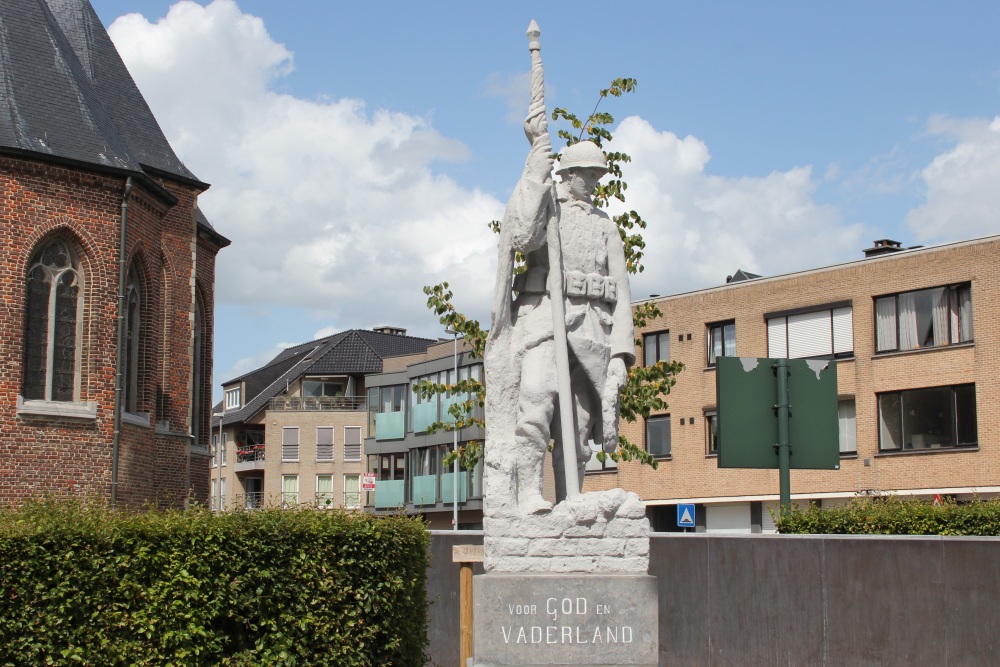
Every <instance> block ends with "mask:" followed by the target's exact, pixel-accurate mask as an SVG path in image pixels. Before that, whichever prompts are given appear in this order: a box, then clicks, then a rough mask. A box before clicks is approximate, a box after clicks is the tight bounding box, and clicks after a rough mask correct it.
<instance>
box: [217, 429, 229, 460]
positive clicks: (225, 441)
mask: <svg viewBox="0 0 1000 667" xmlns="http://www.w3.org/2000/svg"><path fill="white" fill-rule="evenodd" d="M227 449H229V433H228V432H226V431H223V432H222V446H221V447H220V448H219V465H220V466H225V465H226V450H227Z"/></svg>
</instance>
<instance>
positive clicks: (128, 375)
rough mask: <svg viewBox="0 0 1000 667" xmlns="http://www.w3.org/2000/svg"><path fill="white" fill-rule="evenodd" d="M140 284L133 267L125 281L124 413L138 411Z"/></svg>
mask: <svg viewBox="0 0 1000 667" xmlns="http://www.w3.org/2000/svg"><path fill="white" fill-rule="evenodd" d="M141 286H142V283H141V282H140V281H139V272H138V271H137V270H136V267H135V265H133V266H132V268H131V269H129V272H128V278H127V279H126V280H125V350H124V353H125V354H124V357H125V358H124V361H125V373H124V380H125V387H124V389H125V391H124V397H125V402H124V407H125V411H126V412H132V413H135V412H138V411H139V344H140V342H141V340H142V338H141V324H142V321H141V320H142V318H141V312H142V296H141V294H142V290H141Z"/></svg>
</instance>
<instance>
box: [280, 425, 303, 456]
mask: <svg viewBox="0 0 1000 667" xmlns="http://www.w3.org/2000/svg"><path fill="white" fill-rule="evenodd" d="M281 460H282V461H298V460H299V427H298V426H285V427H284V428H282V429H281Z"/></svg>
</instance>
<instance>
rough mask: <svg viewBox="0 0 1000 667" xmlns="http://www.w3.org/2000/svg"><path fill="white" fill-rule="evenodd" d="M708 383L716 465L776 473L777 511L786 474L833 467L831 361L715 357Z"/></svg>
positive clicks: (836, 450) (836, 461) (835, 430)
mask: <svg viewBox="0 0 1000 667" xmlns="http://www.w3.org/2000/svg"><path fill="white" fill-rule="evenodd" d="M715 380H716V400H717V406H718V417H717V419H718V436H717V437H718V446H719V458H718V466H719V467H720V468H771V469H774V468H777V469H778V483H779V498H780V501H781V511H782V512H785V511H787V510H788V509H789V508H790V507H791V496H792V492H791V486H792V485H791V469H792V468H796V469H810V470H838V469H839V468H840V431H839V424H838V417H837V365H836V363H835V362H834V361H832V360H826V359H818V360H817V359H766V358H749V357H719V358H718V362H717V366H716V378H715Z"/></svg>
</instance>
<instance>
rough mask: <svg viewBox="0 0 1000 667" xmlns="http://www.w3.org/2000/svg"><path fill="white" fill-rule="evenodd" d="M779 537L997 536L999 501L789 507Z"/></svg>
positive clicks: (861, 501)
mask: <svg viewBox="0 0 1000 667" xmlns="http://www.w3.org/2000/svg"><path fill="white" fill-rule="evenodd" d="M775 525H776V526H777V527H778V532H781V533H797V534H827V535H1000V499H996V498H995V499H992V500H978V499H976V500H973V501H971V502H968V503H962V504H958V503H955V502H953V501H950V500H945V501H944V502H943V503H942V504H941V505H933V504H932V503H930V502H929V501H926V500H920V499H917V498H907V497H902V496H885V497H881V498H855V499H853V500H852V501H851V502H850V503H849V504H847V505H844V506H842V507H831V508H821V507H817V506H815V505H807V506H799V505H796V506H793V508H792V511H791V512H790V513H789V514H787V515H786V516H776V517H775Z"/></svg>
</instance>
